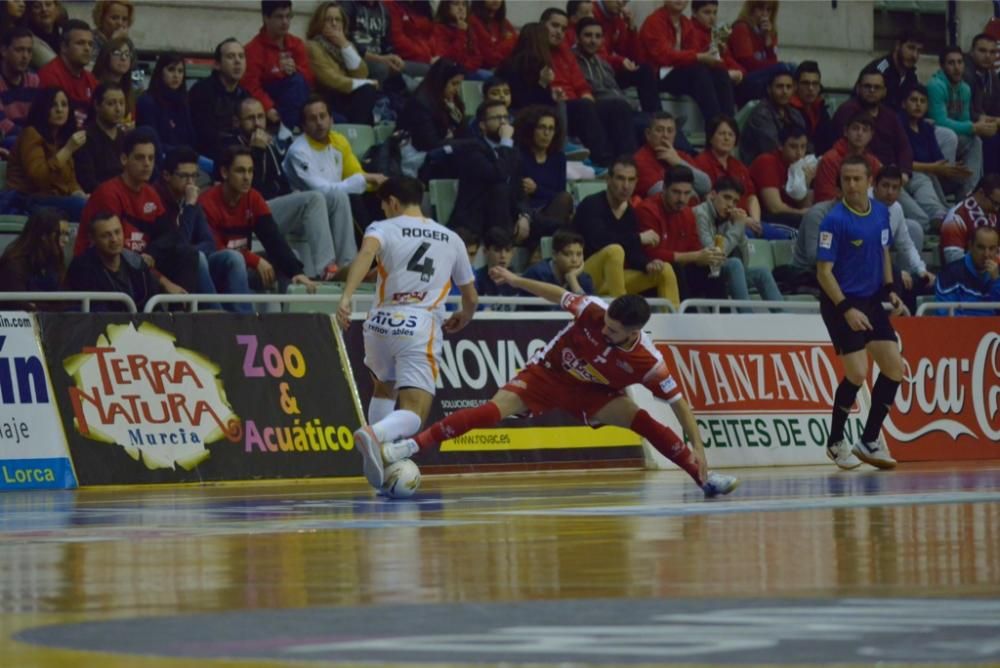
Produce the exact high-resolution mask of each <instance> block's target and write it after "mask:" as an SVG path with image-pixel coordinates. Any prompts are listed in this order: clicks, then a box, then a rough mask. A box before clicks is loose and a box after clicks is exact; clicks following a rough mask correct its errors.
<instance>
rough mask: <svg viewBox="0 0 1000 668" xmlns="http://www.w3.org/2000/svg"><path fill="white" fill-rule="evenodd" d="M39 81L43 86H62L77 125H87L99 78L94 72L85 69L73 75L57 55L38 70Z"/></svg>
mask: <svg viewBox="0 0 1000 668" xmlns="http://www.w3.org/2000/svg"><path fill="white" fill-rule="evenodd" d="M38 83H39V85H40V86H41V87H42V88H61V89H62V90H63V92H64V93H66V97H68V98H69V103H70V106H71V107H72V108H73V114H74V116H75V117H76V127H78V128H82V127H84V125H86V123H87V120H88V119H89V118H90V115H91V112H92V106H93V103H94V100H93V97H94V90H95V89H96V88H97V79H95V78H94V75H93V74H91V73H90V72H88V71H87V70H83V71H81V72H80V75H79V76H73V73H72V72H70V71H69V68H68V67H66V63H65V62H63V59H62V58H61V57H58V56H57V57H56V58H54V59H52V60H51V61H49V63H48V64H46V65H45V66H43V67H42V69H40V70H38Z"/></svg>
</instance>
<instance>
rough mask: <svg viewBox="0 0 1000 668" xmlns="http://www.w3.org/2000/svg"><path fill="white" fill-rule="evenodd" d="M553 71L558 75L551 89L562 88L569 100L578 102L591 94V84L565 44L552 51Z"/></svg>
mask: <svg viewBox="0 0 1000 668" xmlns="http://www.w3.org/2000/svg"><path fill="white" fill-rule="evenodd" d="M552 70H553V71H554V72H555V73H556V77H555V79H553V80H552V85H551V88H552V89H553V90H554V89H556V88H561V89H562V90H563V92H564V93H566V99H567V100H578V99H580V98H581V97H583V96H584V95H589V94H591V91H590V84H588V83H587V80H586V79H585V78H584V76H583V72H582V71H581V70H580V64H579V63H578V62H576V56H575V55H574V54H573V52H572V51H571V50H570V48H569V47H568V46H566V45H565V44H560V45H559V46H557V47H556V48H554V49H552Z"/></svg>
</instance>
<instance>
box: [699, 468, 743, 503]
mask: <svg viewBox="0 0 1000 668" xmlns="http://www.w3.org/2000/svg"><path fill="white" fill-rule="evenodd" d="M739 486H740V479H739V478H737V477H736V476H734V475H726V474H724V473H716V472H715V471H709V472H708V480H707V481H706V482H705V484H704V485H702V486H701V490H702V491H703V492H705V496H706V497H708V498H712V497H713V496H723V495H725V494H729V493H730V492H731V491H733V490H734V489H736V488H737V487H739Z"/></svg>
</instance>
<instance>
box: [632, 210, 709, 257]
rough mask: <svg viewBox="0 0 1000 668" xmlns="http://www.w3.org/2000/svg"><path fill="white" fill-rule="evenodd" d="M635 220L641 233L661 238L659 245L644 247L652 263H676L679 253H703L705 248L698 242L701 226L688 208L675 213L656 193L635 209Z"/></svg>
mask: <svg viewBox="0 0 1000 668" xmlns="http://www.w3.org/2000/svg"><path fill="white" fill-rule="evenodd" d="M635 217H636V219H637V220H638V221H639V226H638V229H639V233H640V234H642V233H643V232H645V231H646V230H653V231H655V232H656V233H657V234H659V235H660V243H659V244H657V245H656V246H643V247H642V249H643V250H644V251H645V252H646V256H647V257H648V258H649V259H650V260H663V261H664V262H673V261H674V256H675V255H676V254H677V253H688V252H691V251H700V250H701V248H702V246H701V241H700V240H699V239H698V223H697V222H695V219H694V211H692V210H691V207H689V206H686V207H684V208H683V209H681V210H680V211H678V212H676V213H673V212H670V211H667V207H666V206H665V205H664V204H663V197H662V196H661V195H658V194H657V195H653V196H652V197H647V198H646V199H644V200H643V201H642V204H640V205H639V206H637V207H636V208H635Z"/></svg>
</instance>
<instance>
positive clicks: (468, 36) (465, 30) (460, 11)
mask: <svg viewBox="0 0 1000 668" xmlns="http://www.w3.org/2000/svg"><path fill="white" fill-rule="evenodd" d="M434 53H436V54H437V55H439V56H441V57H442V58H450V59H451V60H454V61H455V62H456V63H458V64H459V65H461V66H462V67H464V68H465V73H466V76H468V77H469V78H470V79H474V80H476V81H485V80H486V79H488V78H489V77H491V76H492V75H493V73H492V72H490V71H489V70H487V69H482V68H483V67H484V66H483V56H482V54H481V53H480V51H479V44H478V42H477V41H476V35H475V33H474V32H473V31H472V28H471V27H470V25H469V3H468V2H467V1H466V0H440V1H439V2H438V6H437V13H436V14H435V15H434Z"/></svg>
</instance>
